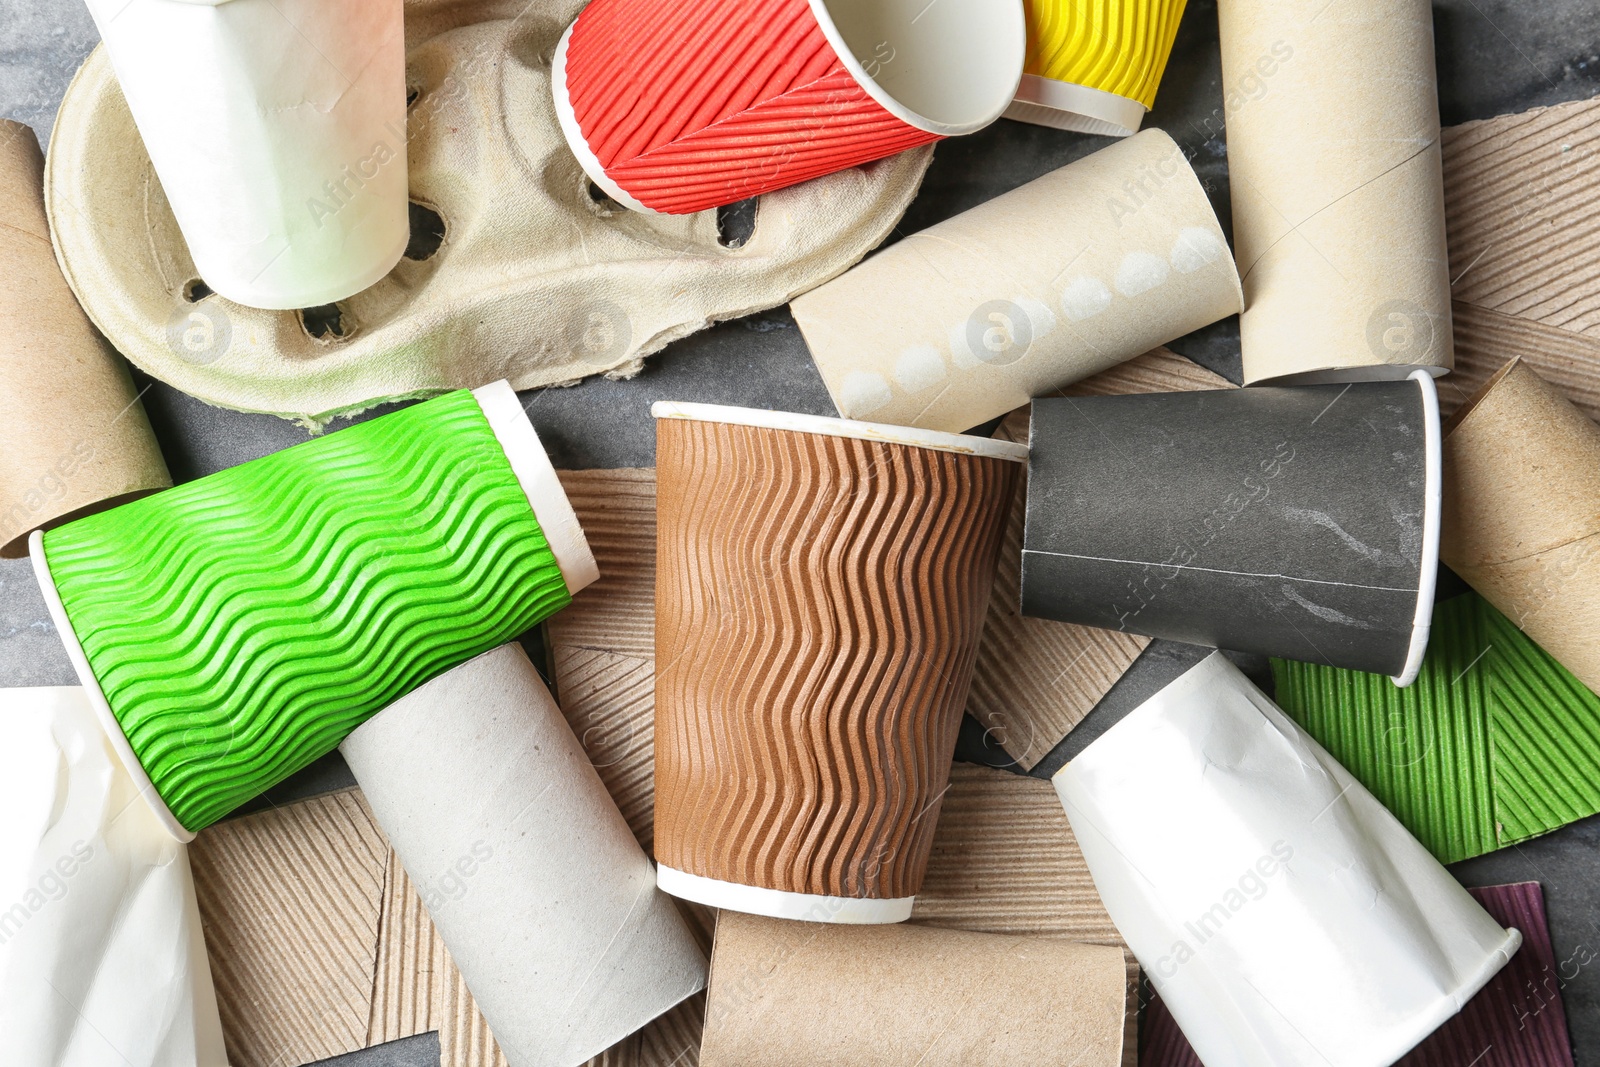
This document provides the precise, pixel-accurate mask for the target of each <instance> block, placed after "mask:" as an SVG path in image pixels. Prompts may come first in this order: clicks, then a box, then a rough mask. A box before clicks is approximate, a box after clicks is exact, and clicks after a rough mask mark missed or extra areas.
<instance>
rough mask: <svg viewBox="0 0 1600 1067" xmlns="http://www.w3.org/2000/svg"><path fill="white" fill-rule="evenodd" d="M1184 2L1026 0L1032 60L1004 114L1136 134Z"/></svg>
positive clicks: (1151, 99)
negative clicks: (1014, 97) (1013, 99)
mask: <svg viewBox="0 0 1600 1067" xmlns="http://www.w3.org/2000/svg"><path fill="white" fill-rule="evenodd" d="M1184 2H1185V0H1023V4H1022V6H1023V11H1024V12H1025V13H1026V15H1027V20H1028V60H1027V63H1026V65H1025V66H1024V67H1023V73H1022V82H1021V84H1019V85H1018V86H1017V98H1016V100H1015V101H1013V102H1012V104H1011V106H1010V107H1008V108H1006V116H1005V117H1006V118H1008V119H1020V120H1021V121H1023V122H1032V123H1036V124H1038V125H1040V126H1053V127H1055V128H1056V129H1058V130H1075V131H1077V132H1079V133H1095V134H1100V135H1101V136H1105V137H1127V136H1128V135H1129V134H1132V133H1137V132H1138V131H1139V126H1140V124H1141V123H1143V122H1144V115H1145V112H1147V111H1149V110H1150V109H1151V108H1152V107H1154V106H1155V102H1156V87H1157V86H1158V85H1160V84H1161V75H1162V73H1163V72H1164V71H1165V70H1166V69H1167V57H1168V56H1170V55H1171V54H1172V42H1173V40H1174V39H1175V38H1176V37H1177V36H1178V21H1179V20H1180V19H1181V18H1182V17H1183V6H1184Z"/></svg>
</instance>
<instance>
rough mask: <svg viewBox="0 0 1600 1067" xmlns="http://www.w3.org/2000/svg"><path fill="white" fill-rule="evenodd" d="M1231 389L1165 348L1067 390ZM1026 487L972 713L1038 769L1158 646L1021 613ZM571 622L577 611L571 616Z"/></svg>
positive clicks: (999, 580)
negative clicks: (1141, 655) (1140, 659)
mask: <svg viewBox="0 0 1600 1067" xmlns="http://www.w3.org/2000/svg"><path fill="white" fill-rule="evenodd" d="M1227 388H1231V386H1230V385H1229V383H1228V381H1227V379H1225V378H1221V377H1219V376H1217V375H1215V374H1212V373H1211V372H1210V371H1208V370H1206V369H1205V368H1204V367H1201V366H1200V365H1199V364H1197V363H1194V362H1192V361H1190V360H1188V359H1185V358H1184V357H1182V356H1180V355H1177V354H1176V353H1173V352H1169V351H1167V350H1166V349H1164V348H1158V349H1155V350H1154V351H1151V352H1146V353H1145V354H1144V355H1142V356H1139V357H1138V358H1136V359H1131V360H1129V361H1128V362H1126V363H1122V364H1118V365H1117V366H1115V367H1112V368H1111V369H1110V370H1107V371H1102V372H1101V373H1099V374H1097V375H1095V376H1094V377H1092V378H1086V379H1084V380H1083V381H1081V382H1077V383H1075V384H1073V385H1070V386H1068V387H1066V389H1064V390H1062V392H1063V394H1064V395H1069V396H1100V395H1109V394H1116V393H1163V392H1180V391H1187V390H1194V389H1227ZM995 437H996V438H999V439H1004V440H1008V441H1018V442H1021V443H1024V444H1026V443H1027V440H1028V412H1027V410H1026V409H1022V410H1019V411H1013V412H1012V413H1011V414H1010V415H1008V416H1006V419H1005V421H1004V422H1002V423H1001V424H1000V426H999V428H998V429H997V430H996V431H995ZM1022 481H1023V484H1022V485H1020V486H1018V487H1017V493H1016V496H1015V498H1014V499H1013V500H1012V503H1011V513H1010V517H1009V519H1008V520H1007V522H1006V532H1005V539H1004V540H1003V541H1002V543H1001V546H1000V561H999V563H998V565H997V566H996V568H995V583H994V593H993V595H992V596H991V598H990V601H989V616H988V619H987V620H986V621H985V623H984V628H983V642H982V644H981V645H980V646H979V648H978V663H977V667H976V669H975V670H974V672H973V676H972V692H971V694H970V695H969V696H968V697H967V713H968V714H969V715H971V716H972V717H973V718H974V719H976V720H978V722H979V723H981V724H982V725H983V726H984V728H985V730H986V731H987V732H988V737H989V739H990V740H992V741H993V742H994V743H995V744H998V745H999V746H1000V747H1001V748H1003V749H1004V750H1005V751H1006V752H1007V753H1008V754H1010V755H1011V756H1012V757H1013V758H1014V759H1016V761H1017V765H1018V766H1020V767H1021V768H1022V769H1023V770H1032V769H1033V767H1034V766H1035V765H1036V764H1037V763H1038V762H1039V761H1040V760H1042V759H1044V757H1045V756H1046V755H1048V754H1049V752H1050V750H1051V749H1052V748H1054V747H1055V746H1056V745H1057V744H1058V743H1059V742H1060V741H1061V739H1062V738H1063V737H1065V736H1067V733H1068V732H1069V731H1070V730H1071V729H1072V728H1073V727H1074V726H1076V725H1077V724H1078V723H1079V722H1080V721H1082V719H1083V717H1084V716H1085V715H1087V714H1089V712H1090V711H1091V710H1093V708H1094V706H1095V705H1096V704H1098V703H1099V702H1100V699H1101V698H1102V697H1104V696H1105V695H1106V693H1108V692H1110V691H1111V687H1112V686H1113V685H1115V684H1116V682H1117V679H1118V678H1121V677H1122V675H1123V673H1124V672H1126V671H1127V669H1128V668H1129V667H1130V666H1132V665H1133V661H1134V660H1135V659H1136V658H1138V655H1139V653H1140V652H1142V651H1143V650H1144V648H1145V646H1146V645H1148V644H1149V643H1150V642H1149V639H1148V638H1146V637H1143V636H1140V635H1138V634H1128V633H1122V632H1119V631H1116V630H1104V629H1100V628H1098V627H1093V626H1074V625H1072V624H1070V623H1062V622H1055V621H1052V620H1050V619H1035V618H1031V617H1028V616H1025V615H1023V614H1022V613H1021V611H1020V610H1019V608H1018V606H1019V605H1020V603H1021V600H1022V593H1021V586H1022V527H1023V519H1024V516H1025V510H1026V507H1025V506H1026V498H1027V479H1026V478H1024V479H1023V480H1022ZM566 614H567V615H570V614H571V612H570V611H568V612H567V613H566Z"/></svg>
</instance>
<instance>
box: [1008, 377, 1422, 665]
mask: <svg viewBox="0 0 1600 1067" xmlns="http://www.w3.org/2000/svg"><path fill="white" fill-rule="evenodd" d="M1439 436H1440V435H1439V406H1438V398H1437V396H1436V395H1435V393H1434V388H1433V379H1432V378H1430V377H1429V376H1428V375H1427V374H1426V373H1423V372H1420V371H1419V372H1417V373H1416V375H1415V378H1414V380H1412V381H1409V382H1365V383H1361V384H1359V385H1346V386H1337V385H1307V386H1277V387H1270V386H1269V387H1262V388H1257V389H1234V390H1225V391H1224V390H1218V391H1211V392H1197V393H1151V394H1146V395H1143V396H1104V397H1081V398H1078V397H1074V398H1049V399H1044V400H1037V401H1035V402H1034V405H1033V439H1032V451H1031V453H1030V459H1029V470H1028V517H1027V525H1026V528H1025V530H1024V534H1023V548H1022V610H1023V612H1024V613H1025V614H1028V615H1035V616H1040V617H1043V618H1049V619H1056V620H1058V621H1061V622H1072V623H1078V624H1081V625H1089V626H1101V627H1105V628H1106V629H1113V630H1125V631H1128V632H1130V633H1142V634H1147V635H1149V636H1152V637H1165V638H1171V639H1173V640H1177V641H1186V642H1189V643H1191V644H1200V645H1210V646H1212V647H1215V648H1231V649H1237V650H1239V651H1245V652H1259V653H1262V654H1265V655H1273V656H1282V657H1285V658H1287V659H1298V660H1306V661H1308V662H1312V663H1326V664H1329V665H1331V666H1336V667H1349V668H1352V669H1355V670H1363V671H1371V672H1373V673H1378V674H1387V675H1390V676H1392V677H1393V678H1394V679H1395V681H1396V683H1397V684H1399V685H1409V684H1410V683H1411V682H1412V680H1413V679H1415V678H1416V676H1417V672H1418V671H1419V670H1420V669H1421V667H1422V657H1423V653H1424V651H1425V650H1426V649H1427V644H1428V629H1429V625H1430V622H1431V618H1432V611H1433V589H1434V581H1435V576H1436V573H1437V570H1438V558H1439V557H1438V553H1439V521H1440V510H1441V509H1440V505H1439V493H1440V488H1439V485H1440V473H1439V468H1440V451H1441V450H1440V440H1439ZM1130 515H1137V516H1138V517H1139V521H1137V522H1130V521H1129V516H1130Z"/></svg>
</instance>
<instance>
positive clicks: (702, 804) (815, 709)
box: [651, 403, 1027, 923]
mask: <svg viewBox="0 0 1600 1067" xmlns="http://www.w3.org/2000/svg"><path fill="white" fill-rule="evenodd" d="M651 413H652V414H653V415H655V417H656V419H657V423H656V433H657V443H656V475H657V496H656V508H657V531H658V532H657V561H656V745H655V749H656V822H655V849H656V859H657V861H658V863H659V865H660V867H659V871H658V877H659V879H660V885H661V888H662V889H664V890H666V891H667V892H669V893H672V894H674V895H676V896H680V897H684V898H686V899H689V900H696V901H699V902H700V903H703V904H707V905H710V906H712V907H718V908H731V909H733V910H735V911H745V912H753V913H755V914H760V915H770V916H775V917H778V918H789V919H808V920H813V921H819V922H849V923H874V922H898V921H900V920H902V919H904V918H906V917H907V916H909V915H910V914H911V904H912V899H913V898H914V896H915V895H916V892H917V890H918V888H919V887H920V886H921V884H922V877H923V873H924V871H925V870H926V868H927V863H928V854H929V850H930V848H931V846H932V840H933V829H934V824H935V823H936V821H937V819H938V815H939V801H940V798H941V797H942V796H943V793H944V789H945V786H946V783H947V781H948V779H949V774H950V758H951V754H952V752H953V750H954V748H955V740H956V733H957V730H958V729H959V726H960V721H961V712H962V708H963V707H964V706H965V704H966V699H967V690H968V688H969V686H970V683H971V680H972V667H973V661H974V658H975V657H976V654H977V649H978V639H979V636H980V634H981V631H982V626H983V617H984V611H985V608H986V606H987V603H988V597H989V591H990V588H991V587H992V585H993V582H994V568H995V559H996V556H997V554H998V552H999V547H1000V536H1001V532H1002V530H1003V528H1004V525H1005V517H1006V508H1007V504H1008V502H1009V501H1010V499H1011V496H1012V493H1013V491H1014V490H1015V488H1016V480H1017V478H1019V477H1020V476H1021V473H1022V463H1023V461H1024V460H1025V459H1026V456H1027V452H1026V449H1025V448H1023V447H1022V446H1020V445H1017V444H1013V443H1011V442H1005V441H992V440H989V439H987V438H980V437H963V436H958V435H955V434H947V433H939V432H935V431H930V430H916V429H907V428H902V427H894V426H881V425H876V424H872V423H862V422H850V421H847V420H844V419H831V418H820V417H816V416H810V415H793V414H786V413H782V412H770V411H755V410H750V409H745V408H728V407H716V406H712V405H704V404H672V403H663V404H656V405H655V406H654V407H653V408H651Z"/></svg>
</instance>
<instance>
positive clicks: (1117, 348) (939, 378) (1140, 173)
mask: <svg viewBox="0 0 1600 1067" xmlns="http://www.w3.org/2000/svg"><path fill="white" fill-rule="evenodd" d="M1241 306H1242V295H1241V290H1240V288H1239V275H1238V272H1237V271H1235V269H1234V266H1233V257H1232V256H1230V255H1229V254H1228V239H1227V237H1226V236H1225V235H1224V234H1223V232H1222V227H1221V226H1219V225H1218V224H1217V216H1216V213H1215V212H1214V211H1213V210H1212V209H1211V201H1210V200H1209V199H1207V197H1206V192H1205V190H1204V189H1203V188H1201V185H1200V181H1199V179H1198V178H1196V177H1195V173H1194V170H1193V169H1192V168H1191V167H1190V166H1189V161H1188V160H1187V159H1186V158H1185V157H1184V154H1183V150H1182V149H1181V148H1179V147H1178V145H1177V144H1176V143H1175V142H1174V141H1173V140H1172V138H1171V137H1168V136H1167V135H1166V134H1165V133H1163V132H1161V131H1160V130H1146V131H1145V132H1144V133H1141V134H1139V135H1137V136H1135V137H1130V138H1129V139H1128V140H1126V141H1122V142H1120V143H1118V144H1114V145H1112V146H1111V147H1109V148H1106V149H1104V150H1102V151H1099V152H1096V153H1094V154H1093V155H1091V156H1086V157H1085V158H1083V159H1080V160H1078V161H1077V162H1075V163H1071V164H1069V165H1067V166H1065V167H1062V168H1061V169H1060V170H1058V171H1055V172H1053V173H1051V174H1046V175H1045V176H1044V177H1042V178H1039V179H1036V180H1035V181H1031V182H1029V183H1028V184H1026V185H1023V186H1021V187H1019V188H1017V189H1014V190H1012V191H1011V192H1009V193H1006V194H1004V195H1002V196H997V197H995V198H994V199H993V200H990V201H989V202H988V203H985V204H981V205H979V206H978V207H975V208H973V209H972V210H970V211H966V212H963V213H962V214H960V215H957V216H955V217H954V218H951V219H946V220H945V221H944V222H941V223H939V224H937V225H935V226H931V227H929V228H928V229H926V230H923V231H921V232H920V233H914V234H912V235H910V236H909V237H907V238H906V239H905V240H903V241H899V242H897V243H896V244H894V245H892V246H890V247H889V248H886V249H884V250H883V251H882V252H879V253H878V254H877V255H874V256H873V257H872V258H870V259H868V260H867V261H866V262H864V263H862V264H860V265H859V266H857V267H855V268H853V269H852V270H850V271H847V272H846V273H844V274H843V275H841V276H840V277H838V278H835V279H834V280H833V281H831V282H828V283H826V284H824V285H821V286H819V287H817V288H816V289H813V290H812V291H811V292H809V293H806V294H804V295H802V296H800V297H797V298H796V299H795V300H794V302H793V304H792V307H793V310H794V318H795V322H797V323H799V325H800V330H801V332H802V333H804V334H805V339H806V344H807V345H808V346H809V347H810V349H811V358H812V359H814V360H816V363H817V371H818V373H820V374H821V375H822V381H823V383H824V384H825V385H827V387H828V392H829V394H831V395H832V397H833V402H834V405H835V406H836V407H838V409H839V412H840V414H842V415H844V416H845V417H846V418H852V419H866V418H870V419H874V420H877V421H880V422H892V423H901V424H903V425H907V426H924V427H927V428H929V429H933V430H949V431H952V432H959V431H962V430H967V429H970V428H971V427H973V426H977V425H980V424H982V423H984V422H986V421H988V420H989V419H992V418H995V417H997V416H999V415H1004V414H1005V413H1007V412H1009V411H1013V410H1015V409H1016V408H1019V407H1022V406H1024V405H1025V404H1027V402H1028V400H1029V398H1030V397H1035V396H1040V395H1042V394H1044V393H1048V392H1050V391H1052V390H1055V389H1057V388H1060V387H1061V386H1063V385H1067V384H1068V383H1071V382H1075V381H1078V380H1079V379H1082V378H1087V377H1089V376H1090V375H1093V374H1098V373H1099V372H1101V371H1103V370H1106V369H1108V368H1110V367H1113V366H1115V365H1117V364H1118V363H1121V362H1123V361H1124V360H1129V359H1133V358H1134V357H1135V356H1139V355H1143V354H1144V353H1145V352H1148V351H1150V350H1151V349H1152V348H1155V347H1156V346H1158V345H1162V344H1165V343H1166V342H1168V341H1170V340H1172V339H1173V338H1175V337H1181V336H1183V335H1184V334H1186V333H1190V332H1192V331H1194V330H1198V329H1199V328H1200V327H1202V326H1205V325H1208V324H1210V323H1213V322H1216V321H1217V320H1218V319H1222V318H1226V317H1227V316H1229V315H1236V314H1238V312H1239V308H1240V307H1241Z"/></svg>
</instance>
